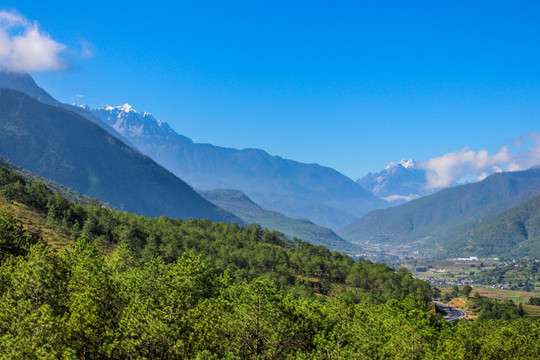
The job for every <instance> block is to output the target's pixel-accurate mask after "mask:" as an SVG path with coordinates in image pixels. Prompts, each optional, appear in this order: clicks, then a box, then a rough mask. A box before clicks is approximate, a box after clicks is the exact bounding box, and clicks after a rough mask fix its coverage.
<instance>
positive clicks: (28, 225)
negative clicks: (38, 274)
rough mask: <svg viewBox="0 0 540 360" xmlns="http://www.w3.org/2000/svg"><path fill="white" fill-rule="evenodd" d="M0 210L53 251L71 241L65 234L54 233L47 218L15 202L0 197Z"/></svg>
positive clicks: (67, 244) (60, 248)
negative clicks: (13, 218) (7, 213)
mask: <svg viewBox="0 0 540 360" xmlns="http://www.w3.org/2000/svg"><path fill="white" fill-rule="evenodd" d="M0 208H1V209H4V210H7V211H9V212H11V213H12V214H13V215H15V217H16V218H17V219H18V220H19V221H20V222H21V223H22V225H23V226H24V228H25V229H26V231H27V232H29V233H32V234H37V235H39V236H41V238H42V239H43V240H44V241H46V242H47V243H48V244H49V245H51V246H52V247H53V249H55V250H57V251H59V250H62V249H64V248H66V247H67V246H69V245H70V244H71V243H73V241H72V240H71V239H70V238H69V236H67V235H66V234H64V233H62V232H59V231H55V230H53V229H51V228H50V226H48V225H47V218H46V217H45V216H43V215H41V214H39V213H37V212H36V211H34V210H32V209H31V208H29V207H28V206H26V205H23V204H21V203H18V202H15V201H7V200H6V199H4V198H2V197H0Z"/></svg>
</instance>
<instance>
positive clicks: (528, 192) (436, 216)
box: [338, 168, 540, 255]
mask: <svg viewBox="0 0 540 360" xmlns="http://www.w3.org/2000/svg"><path fill="white" fill-rule="evenodd" d="M538 194H540V169H539V168H531V169H529V170H525V171H516V172H506V173H498V174H493V175H491V176H489V177H488V178H486V179H484V180H483V181H480V182H477V183H473V184H467V185H461V186H455V187H452V188H448V189H445V190H442V191H440V192H438V193H436V194H433V195H429V196H426V197H423V198H420V199H416V200H413V201H411V202H409V203H406V204H403V205H400V206H397V207H394V208H390V209H385V210H376V211H373V212H371V213H369V214H367V215H365V216H364V217H362V218H360V219H359V220H358V221H356V222H355V223H353V224H351V225H349V226H347V227H345V228H342V229H340V230H339V231H338V235H340V236H341V237H343V238H344V239H346V240H348V241H351V242H356V243H358V244H360V245H361V244H362V243H365V242H370V243H371V244H373V243H384V244H391V245H392V246H398V247H399V246H403V245H405V246H410V245H414V246H416V248H417V249H420V250H422V251H423V252H424V253H426V254H433V253H439V254H442V255H444V254H446V251H447V246H448V245H449V244H450V243H451V242H452V241H454V239H455V234H456V233H459V232H464V231H467V230H470V229H473V228H474V227H476V226H478V224H479V223H480V222H481V221H483V219H485V218H487V217H489V216H490V215H493V214H496V213H498V212H501V211H504V210H507V209H509V208H512V207H514V206H516V205H518V204H520V203H522V202H524V201H526V200H528V199H530V198H532V197H534V196H536V195H538ZM505 251H506V250H504V249H501V251H499V252H498V254H501V255H502V254H503V253H504V252H505ZM456 253H457V254H458V255H459V254H462V253H461V252H457V251H456ZM465 253H466V252H464V253H463V254H465Z"/></svg>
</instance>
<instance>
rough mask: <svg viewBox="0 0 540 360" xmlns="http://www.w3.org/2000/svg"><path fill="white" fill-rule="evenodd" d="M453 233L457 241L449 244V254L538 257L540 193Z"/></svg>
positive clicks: (539, 250) (539, 255) (539, 247)
mask: <svg viewBox="0 0 540 360" xmlns="http://www.w3.org/2000/svg"><path fill="white" fill-rule="evenodd" d="M454 236H455V238H456V240H455V241H453V242H451V243H450V245H449V246H448V250H449V251H450V252H451V253H452V254H456V253H460V254H469V255H473V254H474V255H479V256H490V255H499V254H503V256H504V257H505V258H509V257H513V256H515V257H523V256H526V257H529V258H533V259H534V258H540V196H536V197H534V198H532V199H530V200H528V201H526V202H525V203H523V204H520V205H518V206H516V207H514V208H512V209H509V210H506V211H504V212H502V213H499V214H496V215H493V216H491V217H489V218H487V219H485V220H484V221H482V222H481V223H480V224H479V225H478V226H477V227H475V228H474V229H472V230H470V231H467V232H465V233H461V234H460V233H459V232H456V233H455V234H454Z"/></svg>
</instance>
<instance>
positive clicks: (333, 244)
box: [0, 71, 358, 251]
mask: <svg viewBox="0 0 540 360" xmlns="http://www.w3.org/2000/svg"><path fill="white" fill-rule="evenodd" d="M2 86H6V87H10V88H15V89H17V90H18V91H21V92H24V93H26V94H27V95H30V96H31V97H33V98H34V99H36V100H40V103H43V104H46V105H50V107H52V108H53V109H50V108H48V111H50V112H52V113H53V115H52V116H53V117H54V118H55V120H60V121H58V122H57V123H56V125H55V126H58V127H59V131H58V134H55V133H54V129H53V128H49V129H48V131H49V132H50V133H47V135H46V137H47V138H46V139H43V136H44V133H42V132H40V133H34V132H33V131H32V130H33V129H35V130H38V129H39V126H34V125H33V124H32V121H39V116H38V113H39V112H41V111H42V107H40V106H38V105H39V104H37V105H36V104H35V103H32V102H31V101H28V99H24V100H25V101H23V103H24V106H22V105H21V106H22V107H24V108H27V107H33V106H37V107H38V109H37V110H36V111H34V113H31V114H26V115H23V116H22V118H21V119H17V118H16V117H17V116H18V115H17V116H15V118H13V119H10V120H8V119H7V118H5V119H3V122H4V125H5V127H4V128H5V129H7V128H11V127H12V126H11V125H7V122H8V121H12V122H13V123H14V124H17V126H19V127H21V126H23V127H24V126H28V131H27V133H26V135H28V139H30V138H32V141H35V139H40V140H37V142H38V143H40V149H39V150H37V152H39V151H45V150H43V149H50V148H54V149H56V150H58V149H62V152H61V153H60V152H57V153H56V158H55V159H50V158H49V159H46V161H49V162H50V165H47V166H44V165H43V164H41V165H39V164H38V163H39V162H40V161H43V160H44V159H37V158H34V159H22V157H23V155H24V154H28V153H29V152H30V151H31V150H32V146H28V148H27V149H26V151H22V150H21V149H19V150H18V151H16V153H13V151H11V152H10V149H11V150H13V149H15V147H13V146H11V147H10V146H9V144H10V141H13V139H8V138H9V137H10V136H13V135H15V134H14V132H13V131H11V132H10V131H6V132H5V133H4V135H5V136H6V138H5V142H4V145H6V148H5V149H4V151H2V153H0V154H2V155H5V156H7V157H9V158H10V159H11V160H13V161H14V162H16V163H17V164H18V165H21V166H23V167H27V168H28V169H31V170H37V172H39V173H40V175H44V176H46V177H49V178H51V179H53V180H57V181H59V182H61V183H62V184H65V185H67V186H69V187H72V188H74V189H76V190H78V191H80V192H81V193H83V194H85V195H88V196H96V197H98V198H100V200H103V201H107V202H110V203H112V204H113V205H114V206H116V207H118V208H120V209H124V210H130V211H133V212H136V213H141V214H145V215H150V216H159V215H161V214H165V215H170V216H179V217H182V218H186V217H197V218H200V217H210V218H212V219H215V220H224V221H231V220H234V221H237V222H239V223H241V224H242V223H246V224H247V223H252V222H256V223H260V224H261V225H263V226H265V227H268V228H270V229H272V230H278V231H281V232H283V233H284V234H285V235H287V236H289V237H290V238H293V237H297V238H301V239H305V240H306V241H310V242H312V243H314V244H317V245H324V246H326V247H330V248H333V249H336V250H340V251H357V250H358V246H357V245H353V244H350V243H348V242H347V241H345V240H343V239H341V238H340V237H339V236H337V235H336V234H335V233H334V232H333V231H332V230H330V229H327V228H323V227H320V226H318V225H315V224H313V223H312V222H311V221H309V220H306V219H303V220H302V219H293V218H290V217H287V216H285V215H282V214H280V213H277V212H273V211H267V210H264V209H263V208H261V207H260V206H258V205H257V204H255V203H253V202H252V201H251V200H250V199H249V201H248V202H244V201H243V197H238V196H230V197H229V198H228V201H226V202H225V204H226V205H227V206H228V207H229V208H231V209H234V211H235V212H237V213H239V214H241V215H242V216H241V218H242V219H241V218H240V217H234V216H232V214H231V213H227V211H222V210H221V209H218V212H219V213H227V214H226V216H224V217H221V216H216V214H213V213H212V211H211V212H207V211H202V212H200V211H199V212H198V211H195V210H196V209H197V208H198V207H200V206H199V205H197V206H195V207H193V208H192V209H190V210H189V211H184V212H179V209H180V208H185V207H186V205H187V204H182V201H181V199H179V198H174V196H173V198H172V199H169V200H168V201H170V200H176V201H177V206H173V207H178V209H167V205H165V207H164V208H163V212H162V211H161V205H160V204H162V202H163V200H164V199H160V198H167V197H168V195H167V194H166V193H165V192H163V193H161V194H160V195H158V194H153V193H152V192H151V191H150V192H148V194H145V191H144V190H143V189H141V188H140V187H137V186H135V187H133V185H134V184H131V183H129V182H130V181H131V182H133V181H135V180H136V178H137V177H134V178H130V179H127V180H128V181H125V180H126V179H123V178H122V177H118V178H117V177H116V175H114V174H113V173H114V171H115V170H116V171H121V172H123V173H125V174H129V173H130V172H129V170H132V169H125V168H124V167H125V166H128V167H130V168H131V167H132V166H131V165H130V163H129V161H128V162H127V163H124V164H121V163H120V162H116V163H114V164H113V163H111V159H110V157H111V156H112V157H118V155H117V154H116V153H115V152H114V151H113V152H112V153H110V149H103V148H102V145H103V144H102V141H95V139H90V141H89V142H90V143H91V142H94V141H95V146H92V145H90V144H89V143H87V142H86V140H88V139H82V142H81V144H79V142H78V141H77V136H81V134H82V133H85V132H86V130H84V129H79V127H80V126H81V124H84V125H83V127H85V126H89V123H88V122H85V121H83V120H81V119H80V118H79V119H77V121H75V120H73V119H72V118H78V116H76V115H80V116H82V117H83V118H85V119H86V120H89V122H91V123H96V124H97V125H99V126H100V127H101V128H102V129H104V130H106V131H107V133H108V134H109V135H112V136H114V137H115V138H116V139H118V140H119V141H118V142H116V143H118V144H117V145H120V144H121V143H122V142H123V143H125V144H127V145H128V146H127V147H124V149H123V150H124V152H126V149H127V148H128V147H131V148H134V146H133V145H132V144H131V143H130V142H129V141H128V140H127V139H126V138H124V136H122V135H121V134H120V133H119V132H117V131H116V130H115V129H114V128H113V127H110V126H109V125H108V124H106V123H105V122H103V121H101V120H100V119H99V118H98V117H96V116H95V115H93V114H92V113H90V112H89V111H87V108H85V107H81V106H72V105H66V104H62V103H60V102H59V101H57V100H55V99H54V98H53V97H52V96H51V95H49V94H48V93H47V92H46V91H45V90H43V89H41V88H40V87H38V86H37V84H36V83H35V82H34V80H33V79H32V78H31V77H30V76H29V75H28V74H25V73H18V72H1V71H0V87H2ZM6 96H7V95H6ZM8 97H9V96H8ZM8 102H9V100H7V101H6V104H5V105H8V104H7V103H8ZM25 110H27V109H25ZM104 110H107V111H111V110H113V108H111V107H109V108H108V109H104ZM0 111H2V110H1V109H0ZM6 111H7V108H6ZM73 112H75V113H76V114H74V113H73ZM122 113H125V114H131V115H134V116H135V118H136V119H139V117H140V118H141V119H142V120H145V126H144V127H143V126H141V125H140V124H139V126H131V127H125V126H127V125H128V124H131V125H133V123H134V122H133V121H129V122H128V121H126V122H123V123H122V124H123V125H124V126H122V125H121V124H115V125H116V127H117V128H118V129H119V130H120V131H121V132H123V133H126V134H128V135H129V136H130V137H131V138H136V137H137V136H139V137H140V136H146V137H150V138H152V137H154V138H156V137H160V136H162V137H161V138H160V141H162V142H166V141H167V140H169V139H170V138H171V137H173V138H175V139H178V138H182V136H181V135H178V134H176V133H175V132H174V131H173V130H172V129H171V128H170V127H169V126H168V125H167V123H165V122H161V121H158V120H155V119H154V118H153V117H152V116H151V115H150V114H148V113H142V114H138V113H136V112H134V111H133V110H132V109H131V107H129V105H124V106H123V107H122ZM19 115H22V113H21V114H19ZM62 121H67V122H70V123H71V124H70V125H74V124H77V125H75V127H76V128H77V129H78V131H79V135H77V136H75V135H74V136H69V135H68V136H66V138H69V140H70V141H68V142H61V143H56V141H58V138H57V136H56V135H59V136H62V135H61V134H62V133H63V132H64V131H65V130H66V127H65V126H64V125H63V124H62ZM0 122H2V121H0ZM27 122H30V125H28V124H27ZM45 123H46V121H45ZM42 125H43V124H42ZM90 127H92V126H90ZM12 130H13V129H12ZM19 130H20V129H19ZM93 130H96V129H93ZM142 130H144V131H142ZM15 133H17V131H15ZM89 134H92V131H90V132H89ZM18 135H20V134H18ZM101 135H103V134H101ZM184 139H185V140H186V141H190V140H189V139H187V138H184ZM25 141H27V140H22V139H19V140H18V142H19V143H21V146H24V145H23V143H24V142H25ZM107 141H108V142H111V140H110V139H109V140H107ZM80 145H85V146H86V147H87V148H88V151H89V153H92V154H93V155H92V157H91V159H92V160H93V161H94V163H92V162H90V163H86V164H84V163H81V164H78V165H81V166H84V167H89V168H91V172H92V176H90V175H88V174H86V175H88V178H89V179H94V180H95V179H102V178H106V179H108V181H106V182H105V181H103V182H97V183H96V182H95V181H94V183H93V184H92V185H89V184H88V183H85V181H84V177H85V176H86V175H85V171H84V170H83V171H79V172H78V174H80V175H81V176H73V175H72V174H71V173H70V172H69V171H66V169H65V166H64V165H65V164H60V165H59V164H57V163H56V162H64V163H65V162H68V163H70V162H71V160H72V159H69V160H68V159H66V158H69V157H70V155H71V154H72V153H73V152H78V151H81V150H80V149H77V146H80ZM56 150H53V152H54V151H56ZM131 150H132V151H131V152H132V153H133V154H131V155H133V157H141V158H144V157H145V156H142V155H141V154H140V153H139V152H138V151H137V150H133V149H131ZM46 151H48V150H46ZM96 151H97V152H98V153H95V152H96ZM83 152H84V151H83ZM63 154H66V156H64V155H63ZM43 156H44V158H46V154H43ZM107 156H109V158H107ZM64 157H65V158H64ZM120 157H121V156H120ZM147 160H149V159H147ZM96 162H100V163H101V164H100V165H101V166H100V167H99V169H98V168H97V167H95V166H94V165H97V164H96ZM108 165H110V166H108ZM147 165H151V167H153V168H159V166H158V165H157V164H155V163H153V162H152V161H148V162H147ZM55 167H56V168H55ZM71 167H72V168H75V167H74V166H71ZM23 170H24V169H23ZM71 170H73V169H71ZM86 170H88V169H86ZM160 170H165V169H160ZM161 172H163V171H161ZM164 172H167V171H166V170H165V171H164ZM161 175H163V174H161ZM169 175H170V174H169ZM149 176H155V174H150V175H149ZM167 178H168V177H167ZM142 179H144V177H143V178H142ZM142 179H140V180H142ZM117 180H118V181H121V182H122V183H123V186H124V187H126V189H128V190H129V192H130V193H132V194H133V196H132V197H131V198H130V199H129V200H125V199H124V198H125V197H128V196H127V193H126V194H124V195H121V194H120V193H118V192H117V191H116V190H115V188H117V187H119V185H115V184H114V183H115V182H116V181H117ZM153 180H154V181H155V182H156V183H161V184H162V185H163V178H162V177H160V176H157V177H156V178H155V179H153ZM169 180H170V179H169ZM180 182H182V181H181V180H180ZM182 183H183V182H182ZM107 184H112V185H107ZM185 185H186V184H183V186H184V187H185ZM167 186H168V185H164V189H166V188H167ZM170 190H171V192H173V193H174V190H173V189H170ZM185 192H186V194H189V195H190V196H191V197H193V195H194V194H193V192H192V191H191V190H185ZM207 193H208V194H210V193H212V194H216V192H207ZM219 193H223V191H221V192H219ZM147 195H148V196H152V197H153V198H154V199H155V200H152V199H146V197H147ZM216 199H217V198H216V197H215V196H214V197H213V200H214V201H210V202H211V203H216V204H217V206H219V201H216ZM198 200H203V199H198ZM221 200H222V198H221ZM235 201H238V202H239V203H238V204H235ZM165 202H167V201H165ZM203 202H204V201H203ZM150 203H151V204H152V206H150ZM247 203H249V204H250V206H252V207H251V208H250V209H249V211H247V210H248V208H247V207H246V206H245V205H246V204H247ZM205 205H206V206H207V205H208V203H206V204H205ZM239 209H243V211H239ZM184 210H186V209H184ZM207 210H208V209H207ZM214 210H215V209H214ZM244 219H245V220H244Z"/></svg>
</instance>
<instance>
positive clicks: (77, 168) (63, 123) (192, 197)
mask: <svg viewBox="0 0 540 360" xmlns="http://www.w3.org/2000/svg"><path fill="white" fill-rule="evenodd" d="M0 114H1V116H0V155H2V156H4V157H6V158H8V159H9V160H10V161H12V162H13V163H15V164H16V165H18V166H21V167H23V168H25V169H28V170H30V171H32V172H34V173H36V174H38V175H40V176H43V177H45V178H48V179H51V180H53V181H56V182H58V183H60V184H62V185H65V186H67V187H69V188H72V189H74V190H76V191H78V192H80V193H82V194H84V195H87V196H90V197H97V198H98V199H100V200H101V201H103V202H108V203H110V204H112V205H114V206H116V207H118V208H120V209H122V210H128V211H131V212H134V213H137V214H143V215H147V216H161V215H167V216H171V217H179V218H183V219H187V218H190V217H195V218H210V219H212V220H215V221H227V222H231V221H238V222H240V223H242V222H241V220H240V219H238V218H237V217H236V216H234V215H232V214H231V213H229V212H228V211H225V210H223V209H221V208H219V207H217V206H215V205H214V204H212V203H211V202H209V201H207V200H205V199H204V198H202V197H201V196H200V195H199V194H197V193H196V192H195V191H194V190H193V189H192V188H191V187H190V186H189V185H187V184H186V183H185V182H184V181H182V180H180V179H179V178H178V177H176V176H175V175H173V174H172V173H171V172H169V171H167V170H166V169H164V168H163V167H161V166H160V165H158V164H157V163H155V162H154V161H153V160H152V159H150V158H149V157H147V156H145V155H142V154H141V153H140V152H138V151H136V150H134V149H133V148H131V147H130V146H128V145H126V144H125V143H123V142H122V141H120V140H119V139H118V138H116V137H114V136H112V135H111V134H110V133H109V132H106V131H105V130H104V129H103V128H101V127H100V126H98V125H96V124H95V123H93V122H91V121H89V120H88V119H86V118H84V117H82V116H80V115H78V114H76V113H74V112H72V111H69V110H66V109H64V108H62V107H58V106H51V105H47V104H45V103H42V102H40V101H38V100H36V99H34V98H32V97H30V96H28V95H26V94H23V93H21V92H19V91H16V90H12V89H6V88H2V89H0Z"/></svg>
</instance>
